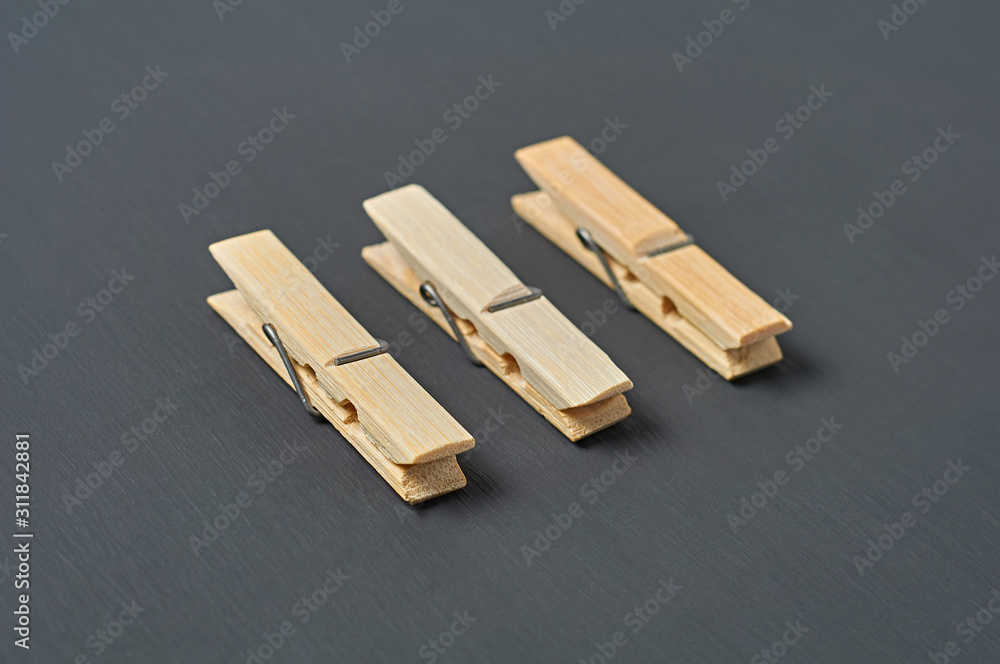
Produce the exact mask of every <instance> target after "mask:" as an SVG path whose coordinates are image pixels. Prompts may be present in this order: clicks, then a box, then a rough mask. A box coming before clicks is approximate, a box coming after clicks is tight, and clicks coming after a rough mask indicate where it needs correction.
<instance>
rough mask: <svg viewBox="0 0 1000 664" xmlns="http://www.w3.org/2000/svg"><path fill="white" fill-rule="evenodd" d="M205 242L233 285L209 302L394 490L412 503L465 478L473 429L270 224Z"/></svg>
mask: <svg viewBox="0 0 1000 664" xmlns="http://www.w3.org/2000/svg"><path fill="white" fill-rule="evenodd" d="M209 250H210V251H211V252H212V256H214V257H215V260H216V261H217V262H218V263H219V265H220V266H222V269H223V270H225V272H226V274H228V275H229V278H230V279H232V280H233V283H234V284H235V285H236V289H237V290H234V291H228V292H225V293H219V294H217V295H213V296H211V297H209V298H208V303H209V304H210V305H211V306H212V308H213V309H215V311H216V312H218V313H219V314H220V315H221V316H222V317H223V318H224V319H225V320H226V322H228V323H229V324H230V325H231V326H232V327H233V329H235V330H236V331H237V332H238V333H239V335H240V336H241V337H243V339H244V340H245V341H246V342H247V343H248V344H249V345H250V346H251V347H252V348H253V349H254V350H255V351H257V353H258V354H259V355H260V356H261V357H262V358H264V360H265V361H267V363H268V364H270V365H271V368H272V369H274V370H275V371H277V372H278V373H279V374H281V376H282V377H283V378H284V379H285V382H287V383H289V384H290V385H292V386H293V387H294V388H295V389H296V391H297V392H298V393H299V398H300V399H301V400H302V402H303V404H304V405H305V407H306V409H307V410H308V411H310V412H311V413H312V414H314V415H322V416H323V417H325V418H326V419H327V420H329V421H330V422H331V423H332V424H333V425H334V426H335V427H336V428H337V430H338V431H340V432H341V433H342V434H343V435H344V437H345V438H347V440H348V441H349V442H350V443H351V444H352V445H353V446H354V447H355V448H356V449H357V450H358V452H360V453H361V455H362V456H364V458H365V459H366V460H367V461H368V462H369V463H370V464H371V465H372V466H374V467H375V470H377V471H378V472H379V474H380V475H382V477H383V478H384V479H385V481H386V482H388V483H389V484H390V485H391V486H392V488H393V489H395V491H396V493H398V494H399V495H400V496H401V497H402V498H403V499H404V500H406V501H407V502H409V503H411V504H413V503H419V502H422V501H424V500H427V499H429V498H433V497H435V496H439V495H441V494H444V493H448V492H450V491H454V490H456V489H460V488H462V487H464V486H465V476H464V475H463V474H462V470H461V468H459V466H458V462H457V461H456V460H455V455H456V454H457V453H459V452H464V451H465V450H468V449H471V448H472V447H473V446H474V445H475V442H474V441H473V439H472V436H470V435H469V433H468V432H467V431H466V430H465V429H463V428H462V426H461V425H459V423H458V422H456V421H455V420H454V419H453V418H452V417H451V415H449V414H448V413H447V412H446V411H445V410H444V408H442V407H441V405H440V404H438V403H437V401H435V400H434V399H433V398H432V397H431V396H430V395H429V394H428V393H427V392H426V391H425V390H424V389H423V388H422V387H420V385H418V384H417V382H416V381H415V380H413V378H412V377H410V375H409V374H408V373H406V371H404V370H403V368H402V367H400V366H399V364H397V363H396V360H394V359H393V358H392V357H391V356H390V355H388V354H386V353H385V352H384V351H385V350H386V348H387V345H386V343H385V342H384V341H383V342H380V341H378V340H377V339H375V338H374V337H372V336H371V335H370V334H368V332H367V331H366V330H365V329H364V328H363V327H362V326H361V324H360V323H358V322H357V321H356V320H355V319H354V318H353V317H352V316H351V314H350V313H348V312H347V310H346V309H344V307H343V306H341V304H340V303H339V302H337V300H336V299H334V297H333V296H332V295H330V293H329V292H328V291H327V290H326V289H325V288H323V286H322V284H320V283H319V281H317V279H316V278H315V277H314V276H313V275H312V273H310V272H309V270H307V269H306V267H305V266H304V265H303V264H302V263H300V262H299V260H298V259H297V258H295V256H294V255H293V254H292V253H291V252H290V251H289V250H288V249H287V248H286V247H285V245H284V244H282V243H281V241H280V240H278V238H277V237H275V235H274V234H273V233H272V232H271V231H268V230H264V231H258V232H256V233H249V234H247V235H241V236H238V237H234V238H230V239H228V240H223V241H222V242H216V243H215V244H213V245H211V246H210V247H209ZM293 361H294V362H293Z"/></svg>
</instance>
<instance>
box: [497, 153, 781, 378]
mask: <svg viewBox="0 0 1000 664" xmlns="http://www.w3.org/2000/svg"><path fill="white" fill-rule="evenodd" d="M515 157H516V159H517V161H518V162H519V163H520V164H521V166H522V167H523V168H524V170H525V171H526V172H527V173H528V175H529V176H530V177H531V179H532V180H534V181H535V184H537V185H538V187H539V188H540V189H541V191H536V192H532V193H528V194H520V195H517V196H514V197H513V198H512V199H511V203H512V205H513V207H514V211H515V212H517V214H518V215H520V216H521V217H522V218H523V219H525V220H526V221H527V222H528V223H530V224H531V225H532V226H534V227H535V228H536V229H537V230H538V231H539V232H540V233H541V234H542V235H544V236H545V237H547V238H548V239H549V240H551V241H552V242H554V243H555V244H556V245H557V246H558V247H559V248H561V249H562V250H563V251H565V252H566V253H568V254H569V255H570V256H572V257H573V258H575V259H576V260H577V261H578V262H579V263H580V264H582V265H583V266H584V267H585V268H587V269H588V270H590V271H591V272H592V273H593V274H594V275H595V276H597V278H598V279H600V280H601V281H603V282H604V283H605V284H607V285H609V286H611V287H612V288H614V289H615V290H617V291H618V294H619V296H620V297H621V298H622V300H623V301H624V302H625V304H626V305H627V306H629V307H630V308H634V309H637V310H639V311H640V312H642V313H643V314H645V315H646V316H647V317H649V318H650V319H651V320H652V321H653V322H654V323H656V324H657V325H659V326H660V327H661V328H663V329H664V330H665V331H666V332H667V333H668V334H670V335H671V336H672V337H674V338H675V339H677V340H678V341H679V342H680V343H681V344H682V345H683V346H684V347H685V348H687V349H688V350H689V351H691V352H692V353H694V354H695V355H696V356H697V357H698V358H699V359H701V360H702V361H703V362H704V363H705V364H707V365H708V366H709V367H710V368H711V369H713V370H714V371H715V372H717V373H718V374H720V375H721V376H723V377H724V378H726V379H727V380H731V379H733V378H737V377H739V376H743V375H745V374H748V373H750V372H752V371H756V370H758V369H761V368H763V367H766V366H768V365H770V364H774V363H775V362H777V361H778V360H780V359H781V348H780V347H779V346H778V342H777V340H776V339H775V338H774V337H775V335H777V334H780V333H782V332H786V331H788V330H790V329H792V323H791V321H789V320H788V319H787V318H785V316H783V315H781V314H780V313H778V312H777V311H776V310H775V309H773V308H772V307H771V306H769V305H768V304H767V303H766V302H764V300H762V299H761V298H760V297H759V296H757V295H756V294H755V293H754V292H752V291H751V290H750V289H748V288H747V287H746V286H744V285H743V283H742V282H740V281H739V280H738V279H736V278H735V277H734V276H733V275H731V274H730V273H729V272H727V271H726V269H725V268H724V267H722V266H721V265H719V264H718V263H717V262H715V260H713V259H712V257H711V256H709V255H708V254H707V253H705V252H704V251H703V250H702V249H700V248H699V247H697V246H696V245H695V244H694V239H693V238H691V237H690V236H689V235H687V234H686V233H685V232H684V231H682V230H681V229H680V227H679V226H678V225H677V224H676V223H674V221H673V220H672V219H670V218H669V217H667V216H666V215H665V214H663V213H662V212H660V211H659V210H658V209H656V208H655V207H654V206H653V205H652V204H651V203H650V202H649V201H647V200H646V199H645V198H643V197H642V196H641V195H639V194H638V193H637V192H636V191H635V190H634V189H632V188H631V187H629V186H628V185H627V184H625V183H624V182H622V181H621V180H620V179H619V178H618V177H617V176H616V175H615V174H614V173H612V172H611V171H610V170H609V169H608V168H607V167H606V166H604V165H603V164H602V163H601V162H599V161H598V160H597V159H595V158H594V157H593V156H592V155H591V154H590V153H588V152H587V151H586V150H585V149H584V148H583V146H581V145H580V144H579V143H577V142H576V141H575V140H573V139H572V138H570V137H568V136H564V137H562V138H556V139H553V140H551V141H546V142H544V143H538V144H536V145H531V146H528V147H526V148H522V149H520V150H518V151H517V152H516V153H515Z"/></svg>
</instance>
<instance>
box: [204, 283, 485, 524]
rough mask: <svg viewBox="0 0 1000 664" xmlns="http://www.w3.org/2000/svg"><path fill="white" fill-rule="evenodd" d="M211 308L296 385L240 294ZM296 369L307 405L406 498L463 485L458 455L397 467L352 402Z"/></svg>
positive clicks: (416, 499)
mask: <svg viewBox="0 0 1000 664" xmlns="http://www.w3.org/2000/svg"><path fill="white" fill-rule="evenodd" d="M208 304H209V305H210V306H211V307H212V308H213V309H215V311H216V313H218V314H219V315H220V316H222V318H223V319H225V321H226V322H227V323H229V325H230V326H231V327H232V328H233V329H234V330H236V332H237V333H238V334H239V335H240V337H242V338H243V340H244V341H246V342H247V344H248V345H249V346H250V347H251V348H253V349H254V350H255V351H256V352H257V354H258V355H260V356H261V357H262V358H263V359H264V361H265V362H267V364H268V366H270V367H271V368H272V369H274V370H275V371H276V372H277V373H278V375H279V376H281V378H282V380H284V381H285V383H286V384H288V386H289V387H291V386H292V380H291V378H290V377H289V375H288V372H287V371H286V370H285V365H284V364H282V362H281V356H280V355H278V350H277V349H276V348H275V347H274V346H272V345H271V341H270V340H269V339H268V338H267V337H266V336H265V335H264V332H263V330H262V329H261V326H262V325H263V322H262V321H261V319H260V318H259V317H258V316H257V314H255V313H254V312H253V310H252V309H251V308H250V306H249V305H248V304H247V303H246V300H244V299H243V296H242V295H241V294H240V292H239V291H236V290H231V291H226V292H225V293H218V294H216V295H212V296H211V297H209V298H208ZM293 366H294V368H295V373H296V374H297V375H298V378H299V383H301V385H302V390H303V391H304V392H305V394H306V397H308V399H309V403H311V404H312V405H313V407H314V408H316V410H318V411H319V412H320V413H322V414H323V417H325V418H326V419H327V420H329V421H330V423H331V424H333V426H334V427H336V429H337V431H339V432H340V433H341V434H342V435H343V436H344V438H346V439H347V441H348V442H349V443H350V444H351V445H353V446H354V449H356V450H357V451H358V452H360V453H361V456H363V457H364V458H365V460H366V461H367V462H368V463H370V464H371V465H372V467H373V468H374V469H375V470H376V471H378V474H379V475H381V476H382V478H383V479H384V480H385V481H386V482H388V483H389V485H390V486H391V487H392V488H393V490H394V491H395V492H396V493H398V494H399V496H400V497H401V498H402V499H403V500H405V501H406V502H408V503H410V504H411V505H413V504H417V503H421V502H423V501H425V500H429V499H431V498H436V497H437V496H441V495H444V494H446V493H449V492H451V491H455V490H457V489H461V488H462V487H464V486H465V483H466V480H465V475H464V474H462V469H461V468H460V467H459V465H458V462H457V460H456V459H455V457H454V456H447V457H443V458H440V459H435V460H434V461H428V462H427V463H419V464H412V465H407V466H404V465H400V464H397V463H393V462H392V461H391V460H390V459H388V458H387V457H386V456H385V454H383V453H382V452H381V451H380V450H379V449H378V448H377V447H376V446H375V445H373V444H372V442H371V439H370V438H369V437H368V435H367V434H366V433H365V431H364V429H363V428H362V426H361V423H360V422H359V421H358V413H357V411H356V410H355V408H354V407H353V406H352V405H351V404H350V403H348V404H344V405H341V404H338V403H337V402H336V401H334V400H333V399H331V398H330V395H329V394H327V393H326V391H325V390H324V389H323V387H322V386H321V385H320V384H319V381H317V380H316V374H315V372H314V371H313V370H312V369H311V368H309V367H304V366H302V365H299V364H293ZM288 404H289V408H293V409H294V410H295V411H296V413H299V412H301V411H300V410H299V408H298V404H297V403H296V402H295V401H294V400H292V399H289V400H288Z"/></svg>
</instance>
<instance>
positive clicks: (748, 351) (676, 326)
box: [511, 191, 782, 380]
mask: <svg viewBox="0 0 1000 664" xmlns="http://www.w3.org/2000/svg"><path fill="white" fill-rule="evenodd" d="M511 205H512V206H513V208H514V211H515V212H517V214H518V215H520V216H521V217H522V218H523V219H524V220H526V221H527V222H529V223H530V224H531V225H532V226H533V227H534V228H535V229H537V230H538V232H539V233H541V234H542V235H544V236H545V237H546V238H548V239H549V240H550V241H551V242H552V243H553V244H555V245H556V246H557V247H559V248H560V249H562V250H563V251H565V252H566V253H567V254H569V255H570V256H572V257H573V258H574V259H576V261H577V262H578V263H580V264H581V265H582V266H583V267H585V268H587V270H589V271H590V272H591V274H593V275H594V276H595V277H597V278H598V279H600V280H601V281H602V282H604V284H606V285H607V286H609V287H611V286H612V284H611V280H610V279H609V278H608V275H607V272H605V270H604V267H603V266H602V265H601V262H600V260H598V258H597V256H596V255H595V254H594V252H592V251H590V249H588V248H587V247H586V246H585V245H584V244H583V243H582V242H580V239H579V238H578V237H577V235H576V226H574V224H573V222H571V221H570V220H569V219H567V218H566V217H565V216H564V215H562V214H561V213H560V212H559V210H558V208H557V207H556V206H555V204H554V203H553V202H552V199H551V197H550V196H549V195H548V194H546V193H545V192H543V191H535V192H531V193H528V194H518V195H516V196H514V197H512V198H511ZM604 258H605V260H607V261H608V264H609V265H610V266H611V269H612V270H613V271H614V273H615V276H616V277H617V278H618V283H620V284H621V286H622V290H624V291H625V294H626V295H627V296H628V298H629V300H630V301H631V302H632V304H633V305H635V308H636V309H637V310H639V311H640V312H641V313H643V314H644V315H645V316H646V317H647V318H649V319H650V320H651V321H653V322H654V323H656V324H657V325H658V326H660V327H661V328H662V329H663V330H664V331H665V332H666V333H667V334H669V335H671V336H672V337H674V339H676V340H677V341H678V342H680V344H681V345H683V346H684V347H685V348H687V349H688V350H689V351H691V352H692V353H693V354H694V355H695V356H696V357H698V359H700V360H701V361H702V362H704V363H705V364H706V365H708V367H709V368H710V369H712V370H713V371H715V372H716V373H718V374H719V375H720V376H722V377H723V378H725V379H726V380H732V379H734V378H739V377H740V376H745V375H747V374H749V373H753V372H754V371H757V370H759V369H763V368H764V367H767V366H770V365H772V364H774V363H775V362H777V361H779V360H780V359H781V357H782V356H781V347H780V346H779V345H778V340H777V339H775V338H774V337H767V338H765V339H761V340H760V341H757V342H754V343H751V344H748V345H746V346H743V347H742V348H736V349H731V350H727V349H724V348H720V347H719V346H718V345H717V344H716V343H715V342H714V341H713V340H712V339H711V338H710V337H708V336H707V335H706V334H705V333H704V332H702V331H701V330H700V329H699V328H698V327H697V326H696V325H694V324H693V323H692V322H691V321H689V320H688V319H687V318H685V317H684V316H682V315H681V314H680V313H679V312H678V311H677V308H676V307H674V305H673V303H672V302H671V300H670V299H669V298H666V297H663V296H662V295H657V294H656V293H654V292H653V291H652V290H651V289H650V288H649V287H648V286H646V285H645V284H644V283H643V282H641V281H639V279H638V278H637V277H636V276H635V275H634V274H632V272H630V271H629V270H628V269H627V268H626V267H625V266H623V265H622V264H621V263H619V262H618V261H616V260H615V259H614V258H613V257H611V256H608V255H607V254H606V253H605V255H604Z"/></svg>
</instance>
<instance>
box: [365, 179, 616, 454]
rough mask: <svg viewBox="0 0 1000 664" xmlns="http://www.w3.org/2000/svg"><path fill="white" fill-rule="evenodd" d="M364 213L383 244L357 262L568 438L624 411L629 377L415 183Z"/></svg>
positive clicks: (606, 422) (591, 430)
mask: <svg viewBox="0 0 1000 664" xmlns="http://www.w3.org/2000/svg"><path fill="white" fill-rule="evenodd" d="M364 207H365V211H366V212H367V213H368V215H369V216H370V217H371V218H372V219H373V220H374V222H375V225H376V226H378V228H379V229H380V230H381V231H382V233H383V234H384V235H385V236H386V238H388V242H384V243H382V244H378V245H373V246H370V247H365V248H364V250H363V251H362V252H361V255H362V256H363V257H364V259H365V261H367V262H368V264H369V265H370V266H371V267H372V268H374V269H375V271H377V272H378V273H379V274H381V275H382V277H383V278H385V280H386V281H388V282H389V283H390V284H392V285H393V286H394V287H395V288H396V290H398V291H399V292H400V293H402V294H403V295H404V296H406V298H407V299H409V300H410V301H411V302H413V304H415V305H416V306H417V307H418V308H419V309H420V310H421V311H423V312H424V313H425V314H427V315H428V316H429V317H430V318H432V319H433V320H434V321H435V322H437V324H438V325H440V326H441V327H442V328H444V330H445V332H447V333H448V334H450V335H451V337H452V338H453V339H455V340H456V341H458V342H459V343H460V344H461V345H462V346H463V348H464V349H465V351H466V353H467V354H468V355H469V356H470V357H471V358H472V360H473V361H474V362H476V363H477V364H480V363H481V364H483V365H485V366H486V367H487V368H489V369H490V371H492V372H493V373H495V374H496V375H497V376H499V377H500V378H501V379H502V380H503V381H504V382H505V383H507V385H509V386H510V387H511V389H513V390H514V391H515V392H517V393H518V394H519V395H520V396H521V398H523V399H524V400H525V401H527V402H528V403H529V404H531V405H532V407H534V409H535V410H537V411H538V412H539V413H541V414H542V415H543V416H544V417H545V418H546V419H547V420H549V422H551V423H552V424H553V425H554V426H555V427H556V428H558V429H559V430H560V431H562V432H563V434H565V435H566V436H567V437H568V438H570V439H571V440H579V439H580V438H583V437H584V436H587V435H590V434H591V433H594V432H595V431H598V430H600V429H603V428H604V427H607V426H610V425H612V424H614V423H615V422H618V421H619V420H621V419H623V418H625V417H626V416H627V415H628V414H629V413H630V412H631V409H630V408H629V406H628V402H626V400H625V397H624V396H623V395H622V392H625V391H626V390H629V389H631V388H632V382H631V381H630V380H629V379H628V377H627V376H626V375H625V374H624V373H622V372H621V370H620V369H618V367H616V366H615V365H614V363H612V362H611V360H610V359H609V358H608V356H607V355H605V354H604V352H603V351H602V350H601V349H600V348H598V347H597V346H596V345H595V344H594V343H593V342H592V341H590V339H588V338H587V337H586V336H585V335H584V334H583V333H582V332H581V331H580V330H579V329H577V328H576V326H574V325H573V324H572V323H570V322H569V321H568V320H567V319H566V317H565V316H563V315H562V314H561V313H560V312H559V310H558V309H556V308H555V306H553V305H552V303H551V302H549V301H548V300H547V299H546V298H545V297H544V296H542V293H541V291H540V290H538V289H537V288H530V287H528V286H525V285H524V284H522V283H521V282H520V280H518V278H517V277H516V276H515V275H514V273H513V272H511V271H510V269H508V268H507V266H506V265H504V264H503V262H501V260H500V259H499V258H497V257H496V255H495V254H493V252H491V251H490V250H489V249H488V248H487V247H486V245H484V244H483V243H482V242H481V241H480V240H479V238H477V237H476V236H475V235H473V234H472V232H471V231H469V229H467V228H466V227H465V226H464V225H462V222H460V221H459V220H458V219H457V218H456V217H455V216H454V215H453V214H451V212H449V211H448V209H447V208H445V207H444V206H443V205H442V204H441V203H439V202H438V201H437V199H435V198H434V197H433V196H431V195H430V194H429V193H427V191H426V190H425V189H424V188H423V187H420V186H418V185H408V186H405V187H402V188H400V189H396V190H395V191H391V192H388V193H385V194H382V195H380V196H376V197H375V198H371V199H369V200H367V201H365V203H364Z"/></svg>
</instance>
